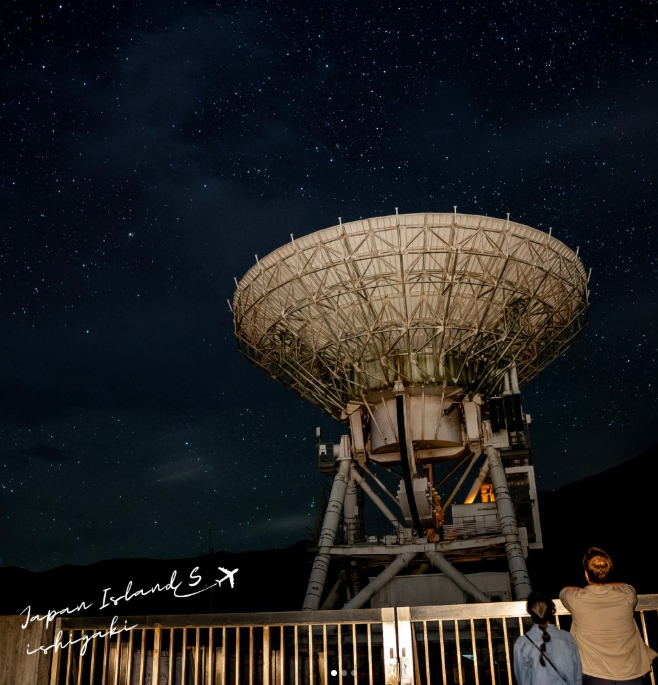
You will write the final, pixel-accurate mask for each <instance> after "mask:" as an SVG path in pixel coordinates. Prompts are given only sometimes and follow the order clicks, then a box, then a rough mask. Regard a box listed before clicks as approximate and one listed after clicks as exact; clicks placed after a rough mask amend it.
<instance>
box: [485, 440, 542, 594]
mask: <svg viewBox="0 0 658 685" xmlns="http://www.w3.org/2000/svg"><path fill="white" fill-rule="evenodd" d="M487 457H488V461H489V474H490V476H491V483H492V485H493V490H494V497H495V499H496V509H497V511H498V519H499V520H500V527H501V529H502V533H503V535H504V536H505V553H506V554H507V564H508V566H509V571H510V581H511V583H512V590H513V592H514V599H517V600H518V599H525V598H526V597H527V596H528V595H529V594H530V592H532V586H531V585H530V576H528V569H527V567H526V564H525V557H524V556H523V547H522V546H521V542H520V540H519V529H518V527H517V524H516V514H515V512H514V504H513V503H512V499H511V498H510V494H509V487H508V486H507V477H506V476H505V468H504V467H503V462H502V460H501V458H500V452H499V451H498V450H497V449H496V448H495V447H492V446H491V445H489V446H488V447H487Z"/></svg>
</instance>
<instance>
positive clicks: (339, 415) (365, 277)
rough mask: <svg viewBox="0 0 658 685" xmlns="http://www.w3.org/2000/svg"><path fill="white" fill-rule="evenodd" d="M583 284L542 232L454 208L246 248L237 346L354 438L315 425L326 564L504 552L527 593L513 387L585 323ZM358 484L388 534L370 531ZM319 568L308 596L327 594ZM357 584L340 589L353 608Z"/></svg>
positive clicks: (523, 466) (530, 485)
mask: <svg viewBox="0 0 658 685" xmlns="http://www.w3.org/2000/svg"><path fill="white" fill-rule="evenodd" d="M588 281H589V274H588V272H587V271H586V269H585V267H584V266H583V264H582V262H581V260H580V257H579V254H578V253H576V252H574V251H572V250H571V249H570V248H568V247H567V246H566V245H564V244H563V243H562V242H561V241H559V240H558V239H557V238H555V237H554V235H553V233H552V232H551V233H550V234H547V233H545V232H543V231H539V230H537V229H534V228H531V227H529V226H525V225H523V224H519V223H516V222H513V221H511V220H510V219H509V215H508V216H507V217H506V218H504V219H498V218H493V217H485V216H477V215H469V214H462V213H458V212H457V209H456V208H455V209H454V211H453V212H446V213H417V214H400V213H399V212H398V211H397V210H396V212H395V214H392V215H390V216H383V217H376V218H370V219H364V220H360V221H353V222H348V223H345V222H343V221H342V219H341V220H340V221H339V223H338V225H336V226H333V227H330V228H327V229H324V230H321V231H317V232H315V233H310V234H308V235H305V236H302V237H296V238H294V240H292V241H291V242H288V243H287V244H285V245H283V246H282V247H280V248H279V249H277V250H275V251H274V252H272V253H270V254H269V255H266V256H264V257H259V258H258V260H257V263H256V264H255V265H254V266H253V267H252V268H251V269H250V270H249V271H248V272H247V273H246V274H245V275H244V277H243V278H242V279H241V280H240V281H239V282H238V284H237V289H236V291H235V294H234V297H233V301H232V310H233V315H234V324H235V335H236V338H237V342H238V346H239V348H240V350H241V351H242V352H243V354H244V355H245V356H246V357H247V358H248V359H249V360H250V361H251V362H252V363H253V364H255V365H256V366H258V367H260V368H261V369H263V370H264V371H265V372H266V373H268V374H269V375H271V376H272V377H273V378H275V379H276V380H278V381H279V382H281V383H283V384H284V385H286V386H287V387H289V388H290V389H292V390H293V391H294V392H296V393H297V394H299V395H300V396H302V397H303V398H305V399H306V400H307V401H309V402H311V403H312V404H314V405H315V406H316V407H319V408H320V409H322V410H323V411H325V412H327V413H328V414H330V415H331V416H333V417H335V418H336V419H338V420H339V421H341V422H342V423H344V424H347V425H349V430H350V435H349V444H348V443H347V442H346V443H345V445H343V441H342V440H341V444H340V446H334V445H326V444H323V443H322V442H321V436H320V435H318V436H317V438H318V451H319V460H320V467H321V470H322V471H323V472H324V473H325V474H327V475H330V476H333V478H334V485H333V486H332V493H333V490H334V486H335V487H337V488H338V489H337V490H336V493H335V494H336V498H337V499H336V506H337V505H338V500H340V508H341V515H340V516H333V520H332V521H331V522H330V524H331V525H330V526H329V527H330V528H331V527H332V526H333V525H334V522H335V524H336V527H335V531H334V538H333V541H332V542H331V543H330V544H329V542H328V538H326V537H324V538H323V537H322V535H324V531H325V530H327V526H326V525H325V524H324V523H323V524H322V526H321V528H320V530H321V533H320V535H319V537H318V544H317V549H318V558H320V557H321V558H322V559H323V560H324V561H323V563H324V562H326V566H327V568H328V565H329V559H330V558H331V559H332V560H334V559H336V560H341V559H348V558H349V559H352V560H353V561H355V564H356V566H357V567H360V568H366V567H368V564H370V565H371V566H374V563H375V561H376V560H377V559H379V562H380V564H381V563H384V562H385V561H386V563H387V564H388V565H387V566H386V568H389V569H390V568H391V567H392V568H398V567H400V568H405V567H407V566H408V565H410V566H411V567H413V566H414V565H418V564H419V563H421V560H420V559H416V558H415V555H412V556H411V557H406V556H405V557H404V560H405V563H404V564H403V563H402V561H398V562H397V565H396V566H392V564H393V562H395V560H396V559H398V558H399V557H400V555H404V554H411V553H412V551H413V549H415V548H414V547H413V545H415V544H418V543H421V542H422V543H423V544H424V545H429V546H430V547H431V550H430V551H431V553H432V554H431V557H432V558H430V557H429V556H428V557H427V559H429V560H430V561H431V563H433V564H435V562H436V561H437V559H439V557H438V556H436V555H439V556H440V557H441V559H442V560H440V561H439V562H438V563H440V564H441V566H439V568H440V569H441V571H442V573H444V574H448V573H449V572H447V571H446V569H447V568H448V567H447V566H446V564H450V563H457V564H461V563H462V562H464V563H465V562H466V561H468V560H477V559H484V558H487V559H490V558H497V557H500V558H501V559H503V560H504V559H507V561H508V565H509V568H510V577H511V578H512V584H513V586H514V588H513V589H514V598H515V599H522V598H523V596H524V594H527V592H529V584H528V581H527V573H526V572H525V571H524V569H525V555H526V554H527V550H528V549H533V548H535V547H541V544H542V543H541V527H540V525H539V518H538V513H537V507H536V487H535V482H534V467H533V466H532V464H531V460H530V442H529V431H528V426H529V423H530V419H529V416H528V415H526V414H525V413H524V411H523V408H522V403H521V389H522V388H523V386H524V385H525V384H527V383H528V382H529V381H531V380H532V379H533V378H535V377H536V376H537V375H538V374H539V373H540V372H541V370H542V369H544V368H545V367H546V366H547V365H548V364H550V363H551V362H552V361H553V360H555V359H556V358H557V357H559V356H560V355H561V354H562V353H563V352H565V351H566V350H567V349H568V348H569V346H570V345H572V344H573V342H574V341H575V340H576V339H577V337H578V336H579V335H580V334H581V333H582V331H583V330H584V328H585V326H586V322H587V309H588V305H589V301H588V300H589V291H588ZM344 437H346V438H347V437H348V436H344ZM455 464H456V465H455ZM453 466H454V468H453ZM442 469H443V470H447V471H449V473H448V474H447V475H445V477H443V475H442V474H441V473H439V472H440V471H441V470H442ZM376 471H377V472H378V473H379V476H377V475H375V472H376ZM453 472H454V473H453ZM339 476H340V482H342V481H343V480H344V481H345V490H344V491H342V485H340V486H339V485H337V481H336V479H337V478H339ZM390 478H393V480H394V481H397V485H398V488H397V492H394V493H392V492H390V490H389V488H390V484H387V479H390ZM451 479H452V480H451ZM368 480H370V481H371V482H373V481H374V484H375V485H376V486H377V489H378V490H379V491H380V492H381V493H382V495H383V497H384V499H382V498H381V497H379V496H378V495H376V493H375V489H374V486H373V487H371V486H370V485H368ZM455 481H456V482H455ZM363 484H365V487H364V485H363ZM366 487H367V488H369V489H370V492H369V491H368V490H367V489H365V488H366ZM441 488H443V494H441V495H439V490H440V489H441ZM446 488H447V491H446ZM341 492H342V493H343V494H342V495H341ZM464 492H465V493H466V494H465V496H464V494H463V493H464ZM345 493H347V494H345ZM355 493H356V494H355ZM506 493H507V495H506ZM509 493H512V494H513V496H514V499H512V498H511V497H508V495H509ZM363 495H365V497H366V498H367V499H368V501H370V502H374V503H375V505H376V506H377V508H378V509H379V510H380V512H381V513H383V514H384V516H385V517H386V518H387V519H388V521H389V522H390V524H391V526H392V528H393V533H392V534H391V535H388V536H386V535H385V536H383V537H381V536H371V535H365V533H364V532H363V530H362V528H363V526H362V520H363V512H362V509H363V506H362V504H361V501H362V499H363ZM372 495H374V496H375V497H377V498H378V499H379V503H377V501H375V499H374V498H373V496H372ZM332 496H333V495H332ZM341 497H342V499H341ZM346 497H347V499H345V498H346ZM384 500H386V503H384ZM389 500H393V507H392V509H389V508H388V504H389ZM479 500H481V501H479ZM507 500H509V502H508V504H509V506H507V505H505V504H503V502H505V501H507ZM519 502H521V504H522V506H520V505H519ZM382 506H383V507H384V508H382ZM501 507H502V508H501ZM334 508H335V507H334ZM464 508H466V509H464ZM346 517H347V519H346ZM473 519H475V520H476V524H477V525H474V527H473V529H472V530H471V529H469V527H468V525H470V524H468V525H467V521H470V520H473ZM512 519H513V522H514V525H513V526H512V525H510V526H507V522H509V521H511V520H512ZM345 520H347V521H348V522H349V526H347V527H346V524H345ZM393 520H395V521H397V524H395V523H393ZM489 523H491V525H489ZM505 526H507V527H506V528H505V533H503V532H502V528H503V527H505ZM347 528H349V530H350V531H351V532H350V533H349V534H345V530H347ZM355 531H356V532H355ZM359 531H361V532H359ZM401 531H402V532H401ZM405 531H406V532H405ZM489 542H490V544H489ZM512 543H513V544H512ZM469 545H471V547H469ZM487 545H488V546H487ZM510 545H512V546H510ZM512 547H513V548H512ZM322 550H324V551H322ZM327 550H329V551H327ZM421 558H422V557H421ZM519 558H520V560H521V561H520V562H518V560H519ZM427 559H426V560H427ZM432 559H433V560H432ZM444 561H445V563H444ZM332 563H333V562H332ZM438 563H437V564H435V565H438ZM321 565H322V564H321ZM521 567H522V568H521ZM316 571H318V570H317V569H316V568H315V566H314V572H312V577H313V578H314V579H315V580H314V583H315V584H316V587H315V590H314V591H313V592H311V591H310V590H309V593H308V597H307V599H308V602H305V608H318V606H319V605H320V602H321V600H322V592H323V590H318V586H317V582H316V581H317V580H318V573H319V572H316ZM313 573H315V575H313ZM390 574H391V571H390V570H389V573H388V575H390ZM388 575H387V576H386V578H388ZM450 575H451V577H452V578H453V582H455V581H454V578H457V577H458V576H459V574H457V576H455V575H454V574H452V573H450ZM462 577H463V576H462ZM325 579H326V577H325ZM382 582H383V581H382ZM456 582H457V583H458V584H460V587H461V589H462V590H463V592H464V593H465V595H467V596H468V597H471V598H473V597H474V596H477V592H473V590H472V589H470V590H469V591H467V590H466V589H465V588H466V587H467V584H466V583H462V581H461V580H459V579H458V580H457V581H456ZM309 587H310V585H309ZM377 587H381V582H380V583H379V584H378V585H377ZM362 589H363V588H359V587H357V586H354V587H352V588H351V590H350V593H348V594H350V595H351V596H350V598H349V605H350V606H351V607H354V606H355V604H354V602H355V601H356V597H361V599H359V600H358V601H362V599H363V597H364V596H365V595H362V594H361V591H362ZM318 592H319V595H318ZM377 592H379V591H377ZM469 592H470V594H469ZM314 593H315V594H314ZM330 594H332V595H333V594H334V593H330ZM367 594H368V593H366V595H367ZM311 596H313V597H314V599H312V600H311V599H310V597H311ZM378 596H379V595H378V594H377V593H375V594H373V595H371V596H369V597H367V599H365V600H363V601H371V602H372V601H378V600H377V597H378ZM480 596H481V595H480ZM480 601H481V599H480ZM357 603H358V602H357ZM307 605H308V606H307Z"/></svg>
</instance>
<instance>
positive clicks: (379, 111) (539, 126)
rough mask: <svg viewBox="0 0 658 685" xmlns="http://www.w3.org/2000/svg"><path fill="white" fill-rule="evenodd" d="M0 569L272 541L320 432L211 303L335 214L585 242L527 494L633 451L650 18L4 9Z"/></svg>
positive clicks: (654, 311) (515, 8)
mask: <svg viewBox="0 0 658 685" xmlns="http://www.w3.org/2000/svg"><path fill="white" fill-rule="evenodd" d="M0 18H1V20H2V26H3V30H2V40H3V48H4V49H3V52H4V60H3V61H2V63H1V66H0V75H1V79H2V86H3V87H2V103H1V106H0V132H1V134H2V148H3V152H2V155H0V203H1V206H2V218H3V225H2V230H1V231H0V346H1V348H2V356H1V358H2V365H0V384H1V386H0V387H2V393H1V394H0V438H1V440H2V445H3V448H2V452H1V454H0V517H1V518H2V526H1V527H0V563H1V564H3V565H19V566H24V567H26V568H30V569H33V570H42V569H46V568H50V567H52V566H55V565H59V564H65V563H91V562H93V561H98V560H100V559H106V558H114V557H148V556H150V557H168V558H176V557H182V556H191V555H194V554H197V553H198V552H199V551H200V549H202V548H205V547H207V544H208V542H207V540H208V529H209V528H210V529H212V538H213V540H212V543H213V545H214V547H215V548H216V549H220V548H222V549H229V550H231V551H240V550H246V549H265V548H269V547H274V546H283V545H287V544H292V543H293V542H295V541H297V540H299V539H300V538H303V537H305V535H306V530H307V528H310V527H312V526H313V525H314V522H315V512H316V510H315V507H316V504H317V503H318V502H319V499H320V495H321V491H322V487H323V483H324V479H323V477H322V476H321V475H320V474H319V472H318V470H317V468H316V449H315V426H322V427H323V431H324V435H325V438H326V439H328V440H329V439H332V440H334V441H335V442H338V439H339V436H340V435H341V433H342V432H343V428H342V427H341V426H340V425H339V424H338V423H336V422H334V421H333V420H332V419H330V418H329V417H328V416H326V417H325V416H324V415H322V414H321V413H320V412H319V411H318V410H316V409H315V408H313V407H311V406H310V405H306V404H305V403H304V402H303V401H302V400H301V399H299V398H297V397H296V396H295V395H294V394H293V393H291V392H290V391H288V390H286V389H284V388H283V387H280V386H279V385H278V384H277V383H275V382H274V381H272V380H271V379H269V378H267V377H266V376H265V375H264V374H262V372H260V371H258V370H257V369H255V368H253V367H252V366H251V365H250V364H249V363H248V362H247V360H246V359H244V358H243V357H242V356H241V355H240V353H239V351H238V349H237V345H236V343H235V339H234V337H233V324H232V318H231V314H230V311H229V310H228V305H227V304H226V300H227V299H230V298H231V297H232V294H233V290H234V280H233V278H234V277H237V278H240V277H241V276H242V275H243V274H244V273H245V272H246V271H247V270H248V269H249V268H250V267H251V265H252V264H253V263H254V255H255V254H259V255H265V254H267V253H268V252H270V251H271V250H273V249H275V248H276V247H278V246H280V245H282V244H284V243H286V242H288V241H289V239H290V234H291V233H293V234H294V235H295V236H301V235H304V234H306V233H309V232H312V231H315V230H319V229H321V228H325V227H328V226H331V225H334V224H335V223H336V222H337V217H339V216H340V217H342V220H343V221H350V220H354V219H358V218H361V217H368V216H377V215H383V214H391V213H394V211H395V208H396V207H398V208H399V210H400V212H423V211H437V212H441V211H452V208H453V206H454V205H457V206H458V209H459V211H460V212H464V213H471V214H486V215H490V216H497V217H504V216H505V214H506V213H507V212H510V213H511V218H512V219H513V220H515V221H518V222H521V223H527V224H528V225H530V226H533V227H535V228H539V229H542V230H546V231H547V230H548V228H549V227H552V229H553V235H554V236H555V237H557V238H558V239H560V240H562V241H563V242H564V243H565V244H566V245H568V246H569V247H571V248H573V249H575V248H576V247H579V248H580V252H579V254H580V257H581V258H582V260H583V263H584V264H585V266H586V267H587V268H591V269H592V277H591V281H590V284H591V307H590V312H589V324H588V327H587V329H586V332H585V334H584V335H583V336H582V337H581V338H580V339H579V340H578V341H577V342H576V343H575V345H574V347H573V348H571V349H570V350H569V351H568V352H567V353H566V354H565V355H564V356H563V357H562V358H561V359H559V360H558V361H557V362H555V363H554V364H553V365H551V366H550V367H549V368H548V369H546V370H545V371H543V372H542V373H541V374H540V375H539V377H538V378H537V379H535V380H533V381H532V382H531V383H530V384H529V386H528V387H527V388H525V389H524V394H523V397H524V409H525V411H526V412H528V413H529V414H531V416H532V420H533V424H532V439H533V459H534V464H535V468H536V473H537V479H538V485H539V488H540V489H554V488H557V487H559V486H561V485H564V484H566V483H569V482H572V481H574V480H577V479H579V478H583V477H586V476H588V475H591V474H593V473H597V472H599V471H602V470H604V469H606V468H609V467H611V466H613V465H615V464H617V463H620V462H621V461H623V460H625V459H629V458H631V457H633V456H635V455H637V454H638V453H639V452H640V451H642V450H644V449H646V448H648V447H649V446H651V445H652V444H653V443H654V442H655V434H654V425H655V416H656V410H657V406H656V405H657V402H656V386H657V384H658V378H657V373H656V365H657V363H658V360H657V356H658V355H657V350H656V340H657V339H658V330H657V327H658V325H657V324H658V301H657V300H658V276H657V275H656V274H657V268H656V267H657V261H658V237H657V235H656V231H657V229H656V226H655V216H656V212H655V196H656V181H657V178H656V168H657V162H658V145H657V142H656V136H655V122H656V120H657V118H658V97H657V90H656V87H657V83H658V64H657V63H656V57H655V48H654V46H655V42H656V38H657V37H658V23H657V22H658V11H657V6H656V3H654V2H649V1H645V2H635V3H622V2H620V1H616V2H612V1H608V2H588V1H585V2H582V3H576V4H573V3H566V2H557V1H556V2H547V1H540V2H535V3H532V4H530V3H522V2H513V1H504V2H491V3H485V2H475V3H472V4H468V3H463V2H441V3H424V2H416V3H412V4H411V5H400V6H397V5H386V4H383V5H382V4H379V3H377V2H345V1H336V2H331V3H302V2H289V3H283V2H270V1H268V0H249V1H243V2H209V1H208V2H175V3H161V2H158V3H156V2H154V1H153V0H144V1H140V2H134V3H133V2H131V3H129V2H115V3H114V4H110V3H99V2H84V3H83V2H73V3H71V2H65V1H64V0H62V1H61V2H53V3H46V2H41V3H39V2H31V1H29V0H15V1H13V2H5V3H4V4H3V6H2V8H1V9H0Z"/></svg>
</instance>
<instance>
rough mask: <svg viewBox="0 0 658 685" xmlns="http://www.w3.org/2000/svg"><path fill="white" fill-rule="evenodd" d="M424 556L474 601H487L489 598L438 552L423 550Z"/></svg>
mask: <svg viewBox="0 0 658 685" xmlns="http://www.w3.org/2000/svg"><path fill="white" fill-rule="evenodd" d="M425 556H426V557H427V558H428V559H429V560H430V561H431V562H432V563H433V564H434V566H436V567H437V568H438V569H439V571H442V572H443V574H444V575H445V576H446V578H449V579H450V580H451V581H452V582H453V583H454V584H455V585H456V586H457V587H458V588H459V589H460V590H463V591H464V593H465V594H466V595H467V596H468V597H470V598H471V599H474V600H475V601H476V602H488V601H489V598H488V597H487V596H486V595H485V594H484V592H481V591H480V590H479V589H478V588H477V587H475V585H473V583H471V581H470V580H469V579H468V578H467V577H466V576H465V575H463V574H462V573H460V572H459V571H458V570H457V569H456V568H455V567H454V566H453V565H452V564H451V563H450V562H449V561H448V560H447V559H446V558H445V557H444V556H443V554H441V553H440V552H425Z"/></svg>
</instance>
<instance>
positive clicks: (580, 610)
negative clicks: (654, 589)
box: [560, 547, 658, 685]
mask: <svg viewBox="0 0 658 685" xmlns="http://www.w3.org/2000/svg"><path fill="white" fill-rule="evenodd" d="M583 568H584V570H585V580H586V581H587V585H586V586H585V587H571V586H569V587H565V588H563V589H562V591H561V592H560V599H561V600H562V604H563V605H564V607H565V609H567V610H568V611H569V612H571V618H572V623H571V634H572V635H573V636H574V637H575V638H576V642H577V643H578V647H579V648H580V656H581V658H582V661H583V682H584V683H585V685H611V684H612V683H615V684H616V683H624V685H642V683H643V677H645V676H647V674H648V673H649V672H650V670H651V663H652V661H653V660H654V659H655V658H656V657H657V656H658V654H656V652H655V651H654V650H653V649H651V647H649V646H648V645H647V644H646V643H645V642H644V640H643V639H642V636H641V635H640V631H639V628H638V625H637V623H636V622H635V606H636V604H637V593H636V592H635V589H634V588H633V587H631V586H630V585H627V584H626V583H613V582H611V578H612V571H613V565H612V559H611V558H610V555H609V554H608V553H607V552H605V551H604V550H602V549H601V548H600V547H590V548H589V549H588V550H587V553H586V554H585V556H584V557H583Z"/></svg>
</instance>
